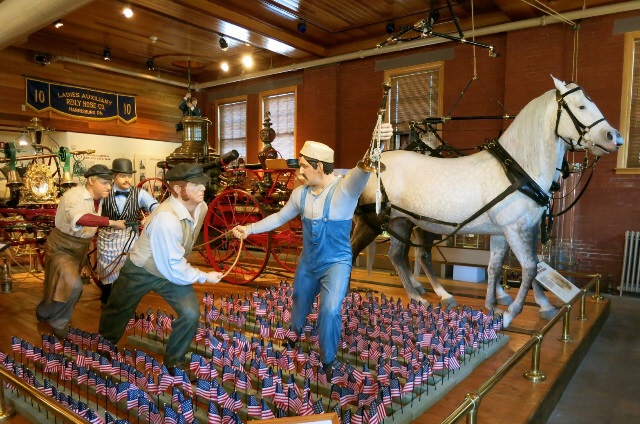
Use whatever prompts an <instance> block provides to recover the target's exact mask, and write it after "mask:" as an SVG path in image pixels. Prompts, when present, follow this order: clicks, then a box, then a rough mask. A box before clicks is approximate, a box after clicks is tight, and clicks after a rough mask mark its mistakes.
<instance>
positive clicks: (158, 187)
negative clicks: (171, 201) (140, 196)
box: [136, 178, 171, 203]
mask: <svg viewBox="0 0 640 424" xmlns="http://www.w3.org/2000/svg"><path fill="white" fill-rule="evenodd" d="M136 187H138V188H141V189H143V190H145V191H146V192H147V193H149V194H150V195H151V196H153V198H154V199H156V201H157V202H158V203H162V202H164V201H165V200H167V198H168V197H169V196H170V195H171V193H170V192H169V184H167V183H165V182H164V180H163V179H162V178H147V179H145V180H142V181H140V182H139V183H138V185H136Z"/></svg>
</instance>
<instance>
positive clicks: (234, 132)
mask: <svg viewBox="0 0 640 424" xmlns="http://www.w3.org/2000/svg"><path fill="white" fill-rule="evenodd" d="M217 114H218V133H217V135H218V146H219V148H218V152H220V153H221V154H222V153H226V152H229V151H231V150H233V149H235V150H237V151H238V153H239V154H240V157H242V158H245V159H246V157H247V101H246V99H243V100H239V101H231V102H229V103H221V104H217Z"/></svg>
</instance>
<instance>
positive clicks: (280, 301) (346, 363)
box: [0, 282, 501, 424]
mask: <svg viewBox="0 0 640 424" xmlns="http://www.w3.org/2000/svg"><path fill="white" fill-rule="evenodd" d="M292 292H293V290H292V288H291V286H290V285H289V284H287V283H284V282H283V283H281V284H280V285H278V286H276V287H271V288H270V289H268V290H266V291H258V290H256V291H254V292H253V293H251V294H250V295H247V294H246V293H245V294H244V295H242V296H241V295H237V296H233V295H231V296H228V297H226V298H220V299H219V300H218V302H216V301H215V299H214V296H213V295H209V294H205V296H204V299H203V304H204V311H203V314H202V317H201V318H202V319H201V322H200V323H199V326H198V331H197V334H196V336H195V340H194V345H193V353H191V354H190V355H189V357H188V362H187V364H188V365H187V366H186V367H185V369H184V370H183V369H179V368H175V369H174V370H172V372H171V373H170V372H169V370H168V369H167V368H166V367H165V366H164V365H162V364H159V363H158V362H157V361H156V360H155V359H154V358H153V357H151V356H149V355H147V354H146V353H145V352H144V351H142V350H135V351H130V350H128V349H118V348H117V347H116V346H113V345H112V344H111V343H109V342H108V341H107V340H105V339H103V338H102V337H101V336H100V335H97V334H91V333H87V332H85V331H82V330H79V329H76V328H71V329H70V332H69V337H68V338H67V339H66V340H58V339H57V338H56V337H55V336H53V335H44V334H43V335H42V340H41V346H35V345H33V344H31V343H29V342H28V341H25V340H21V339H19V338H17V337H15V336H14V337H12V343H11V345H12V350H13V356H10V355H6V354H3V353H0V360H1V362H2V364H4V366H5V368H7V369H8V370H10V371H12V372H14V373H15V374H16V375H18V376H19V377H20V378H22V379H23V380H24V381H26V382H28V383H29V384H31V385H33V386H34V387H36V388H38V389H39V390H41V391H42V392H43V393H46V394H47V395H48V396H51V397H52V398H53V399H55V400H56V401H58V402H59V403H61V404H62V405H64V406H66V407H68V408H70V409H72V410H74V411H76V412H78V413H79V414H81V415H82V416H84V417H85V418H86V419H87V420H88V421H89V422H92V423H102V422H107V423H121V424H124V423H126V422H129V421H128V419H129V418H130V417H129V415H130V413H131V411H132V410H135V409H136V408H137V413H136V412H134V416H135V417H136V418H135V419H136V420H137V421H140V420H143V422H148V423H170V424H173V423H193V422H197V421H198V420H199V421H200V422H209V423H225V424H226V423H240V422H243V421H246V420H252V419H268V418H273V417H283V416H293V415H311V414H321V413H324V412H331V411H335V412H336V413H338V415H339V416H340V417H341V421H342V422H343V423H347V424H350V423H358V424H359V423H373V424H377V423H380V422H382V421H383V420H385V418H386V419H389V417H391V416H392V414H394V413H395V412H396V411H401V412H403V408H404V406H406V405H407V404H408V403H410V402H411V401H412V400H413V399H414V398H415V397H417V396H422V395H428V391H429V386H431V387H433V386H435V385H437V384H442V383H443V382H444V380H445V379H446V377H447V376H448V375H449V373H452V372H455V371H456V370H457V369H459V368H460V367H461V366H463V365H464V362H465V360H466V359H467V358H468V357H469V355H471V354H473V353H474V352H475V351H476V350H477V349H478V348H481V347H482V346H483V345H484V344H485V343H488V342H490V341H491V340H493V339H495V338H497V337H498V331H499V330H501V317H499V316H494V315H493V313H492V312H490V313H485V312H483V311H482V310H476V309H473V308H470V307H461V308H456V309H449V308H442V307H440V306H439V305H436V306H434V305H432V304H423V303H419V302H416V301H411V302H409V304H407V305H404V304H403V303H402V302H401V301H400V300H395V301H394V300H393V298H391V299H387V297H386V296H385V295H384V294H381V296H380V297H379V298H378V297H374V296H373V294H372V293H367V294H366V295H365V296H362V295H361V294H360V293H359V292H351V293H349V294H348V295H347V297H346V298H345V301H344V303H343V308H342V319H343V332H342V335H341V337H340V344H339V353H338V357H337V361H336V363H334V368H333V372H332V379H331V381H327V375H326V374H325V372H324V370H323V367H322V364H321V362H320V354H319V346H318V332H317V319H318V301H317V300H316V302H315V303H314V305H313V307H312V311H311V313H310V314H309V315H308V317H307V320H306V322H305V324H304V326H303V329H302V330H303V331H302V333H301V335H300V338H301V340H300V343H299V344H298V345H297V348H292V344H293V343H287V339H290V341H295V339H296V337H297V336H296V333H295V332H294V331H293V329H292V328H291V325H290V324H289V321H290V319H291V315H290V313H289V311H290V310H291V295H292ZM216 303H217V305H216ZM172 320H173V316H172V315H169V314H167V313H166V312H161V311H160V310H157V313H153V311H152V310H151V309H150V310H148V311H147V312H146V314H145V313H142V314H135V315H134V317H132V319H131V321H130V322H129V328H131V329H132V330H133V332H134V334H136V335H140V336H142V335H143V334H145V335H146V336H145V337H147V336H149V335H155V338H156V339H158V340H159V339H160V338H164V336H165V334H166V333H167V332H168V331H170V330H171V322H172ZM100 352H109V356H110V357H111V358H112V360H109V359H108V358H107V356H106V355H104V354H102V355H101V353H100ZM187 368H188V369H187ZM32 369H33V370H34V371H32ZM38 373H40V374H41V375H40V378H38ZM54 378H55V380H54ZM192 381H193V382H192ZM194 383H195V384H194ZM89 398H91V399H92V401H91V402H88V401H87V399H89ZM93 399H95V400H93ZM125 405H126V407H125ZM91 406H95V408H93V409H92V408H90V407H91ZM111 414H114V416H116V415H117V416H119V417H120V418H114V416H112V415H111ZM125 414H126V416H127V420H124V419H122V417H123V416H124V415H125ZM103 417H104V418H103ZM198 417H199V418H198Z"/></svg>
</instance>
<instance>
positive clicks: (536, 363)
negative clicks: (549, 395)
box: [523, 332, 547, 383]
mask: <svg viewBox="0 0 640 424" xmlns="http://www.w3.org/2000/svg"><path fill="white" fill-rule="evenodd" d="M533 337H535V338H536V339H537V340H536V343H535V344H534V345H533V350H532V353H531V369H530V370H529V371H525V372H524V374H523V376H524V378H526V379H527V380H531V381H533V382H536V383H537V382H538V381H545V380H546V379H547V375H546V374H545V373H544V372H542V371H540V344H541V343H542V338H543V335H542V333H540V332H536V333H534V334H533Z"/></svg>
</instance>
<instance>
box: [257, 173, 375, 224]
mask: <svg viewBox="0 0 640 424" xmlns="http://www.w3.org/2000/svg"><path fill="white" fill-rule="evenodd" d="M368 180H369V173H367V172H364V171H362V170H361V169H360V168H353V169H351V170H350V171H349V172H347V174H346V175H345V176H344V177H337V178H336V179H335V180H333V181H332V182H331V183H329V185H327V186H326V187H325V188H324V189H323V190H322V191H321V192H320V193H319V194H317V195H316V194H313V192H312V191H311V190H308V192H307V199H306V201H305V206H304V217H305V218H308V219H320V218H321V217H322V211H323V210H324V203H325V200H326V198H327V193H329V190H330V189H331V187H333V185H334V184H338V187H337V188H336V191H335V193H334V194H333V198H332V199H331V208H330V210H329V220H331V221H344V220H347V219H352V218H353V211H354V210H355V208H356V206H357V205H358V197H360V194H361V193H362V190H364V188H365V186H366V185H367V181H368ZM303 189H304V186H300V187H297V188H296V189H295V190H293V192H292V193H291V196H290V197H289V201H288V202H287V203H286V205H284V207H283V208H282V209H281V210H280V211H278V212H277V213H274V214H272V215H269V216H268V217H266V218H264V219H263V220H261V221H259V222H256V223H254V224H250V225H249V226H248V227H247V235H251V234H259V233H264V232H266V231H271V230H273V229H276V228H278V227H280V226H281V225H283V224H285V223H286V222H288V221H290V220H291V219H293V218H295V217H296V216H298V215H300V212H301V206H302V191H303Z"/></svg>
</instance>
